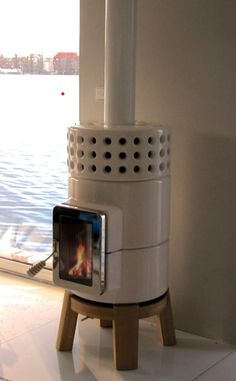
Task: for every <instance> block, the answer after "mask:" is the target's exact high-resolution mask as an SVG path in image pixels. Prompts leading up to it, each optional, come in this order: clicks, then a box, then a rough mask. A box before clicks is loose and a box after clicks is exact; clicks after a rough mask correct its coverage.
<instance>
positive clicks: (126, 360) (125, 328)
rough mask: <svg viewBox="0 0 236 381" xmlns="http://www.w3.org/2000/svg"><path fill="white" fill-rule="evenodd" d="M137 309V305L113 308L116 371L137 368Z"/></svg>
mask: <svg viewBox="0 0 236 381" xmlns="http://www.w3.org/2000/svg"><path fill="white" fill-rule="evenodd" d="M138 309H139V306H138V305H137V304H133V305H115V306H114V322H113V324H114V327H113V350H114V360H115V364H116V368H117V369H118V370H131V369H136V368H137V367H138V326H139V325H138V324H139V320H138Z"/></svg>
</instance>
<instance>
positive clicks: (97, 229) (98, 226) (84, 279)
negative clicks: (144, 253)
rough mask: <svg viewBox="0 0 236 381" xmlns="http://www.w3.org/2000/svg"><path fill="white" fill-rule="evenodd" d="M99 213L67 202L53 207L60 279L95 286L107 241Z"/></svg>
mask: <svg viewBox="0 0 236 381" xmlns="http://www.w3.org/2000/svg"><path fill="white" fill-rule="evenodd" d="M102 230H103V223H102V217H101V215H99V214H96V213H93V212H88V211H81V210H78V209H77V208H73V207H68V206H64V205H63V206H62V205H61V206H56V207H55V208H54V239H55V240H56V241H57V242H58V245H59V247H58V249H59V253H60V255H59V263H58V267H59V268H58V270H59V271H58V272H59V274H58V275H59V279H61V280H62V281H69V282H74V283H78V284H80V285H85V286H90V287H92V286H94V284H93V283H94V273H98V272H99V273H100V267H101V259H102V256H103V255H102V254H104V253H103V252H104V242H103V239H102Z"/></svg>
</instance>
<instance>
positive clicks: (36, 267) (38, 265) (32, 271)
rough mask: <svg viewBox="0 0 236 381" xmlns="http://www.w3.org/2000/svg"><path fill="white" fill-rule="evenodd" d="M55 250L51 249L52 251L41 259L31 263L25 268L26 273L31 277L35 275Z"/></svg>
mask: <svg viewBox="0 0 236 381" xmlns="http://www.w3.org/2000/svg"><path fill="white" fill-rule="evenodd" d="M55 252H56V250H53V252H52V253H51V254H50V255H49V256H48V257H47V258H46V259H44V260H43V261H40V262H38V263H36V264H34V265H32V266H31V267H30V268H29V269H28V270H27V275H28V276H30V277H31V278H33V277H34V276H35V275H37V274H38V273H39V271H41V270H42V269H43V268H44V267H45V266H46V262H47V261H48V259H49V258H51V257H52V256H53V255H54V254H55Z"/></svg>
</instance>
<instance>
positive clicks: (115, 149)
mask: <svg viewBox="0 0 236 381" xmlns="http://www.w3.org/2000/svg"><path fill="white" fill-rule="evenodd" d="M68 168H69V199H68V201H67V204H68V205H71V206H78V207H80V206H83V205H89V204H91V205H92V206H93V207H94V206H96V205H98V209H100V210H101V209H102V205H104V206H105V205H110V206H114V207H116V208H119V209H120V210H121V212H122V222H121V223H120V224H119V226H115V227H114V229H113V233H109V234H113V235H114V236H113V237H109V238H108V237H107V238H106V240H108V239H109V240H110V241H112V240H116V235H119V236H121V237H122V238H121V240H122V243H121V245H120V249H119V250H112V249H109V250H107V248H106V254H105V290H104V292H103V293H102V294H101V295H97V294H96V295H95V294H93V293H91V292H90V290H89V288H88V292H86V291H84V290H83V291H82V292H80V291H78V289H77V290H75V293H77V294H78V295H79V296H81V297H83V298H86V299H89V300H96V301H100V302H106V303H136V302H143V301H147V300H151V299H155V298H157V297H159V296H161V295H162V294H164V293H165V292H166V290H167V288H168V271H167V268H168V241H169V215H170V131H169V129H168V128H163V127H161V126H151V125H147V124H146V125H135V126H133V127H132V128H130V126H115V127H114V128H112V127H110V128H106V127H104V126H103V125H93V124H90V125H86V126H80V127H71V128H69V130H68ZM111 246H112V245H111ZM72 286H73V284H72Z"/></svg>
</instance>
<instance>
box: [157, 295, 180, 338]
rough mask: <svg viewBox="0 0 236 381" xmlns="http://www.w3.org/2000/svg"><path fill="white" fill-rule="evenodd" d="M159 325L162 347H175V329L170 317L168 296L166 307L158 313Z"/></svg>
mask: <svg viewBox="0 0 236 381" xmlns="http://www.w3.org/2000/svg"><path fill="white" fill-rule="evenodd" d="M160 323H161V333H162V341H163V344H164V345H175V344H176V336H175V327H174V321H173V315H172V308H171V301H170V294H169V292H168V294H167V305H166V308H165V309H164V310H163V311H162V312H161V313H160Z"/></svg>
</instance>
